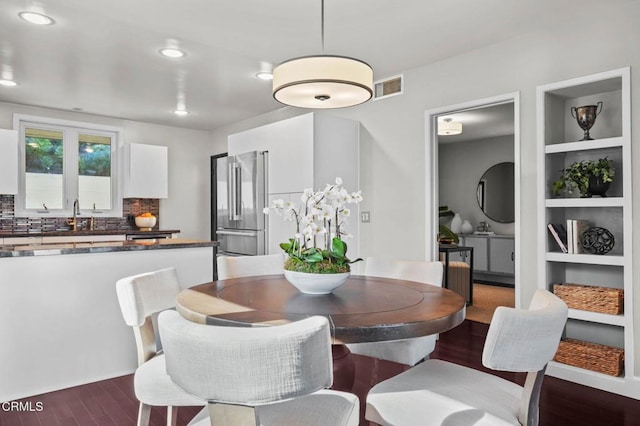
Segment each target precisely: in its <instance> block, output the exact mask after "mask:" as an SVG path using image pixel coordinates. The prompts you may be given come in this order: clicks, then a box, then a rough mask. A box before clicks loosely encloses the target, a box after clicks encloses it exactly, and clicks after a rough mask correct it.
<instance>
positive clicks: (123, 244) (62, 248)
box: [0, 231, 219, 258]
mask: <svg viewBox="0 0 640 426" xmlns="http://www.w3.org/2000/svg"><path fill="white" fill-rule="evenodd" d="M77 232H79V231H76V233H77ZM48 234H49V233H47V235H48ZM65 235H66V234H65ZM85 235H86V234H85ZM218 244H219V243H218V242H217V241H203V240H190V239H184V238H160V239H143V240H131V241H101V242H93V243H92V242H83V243H55V244H15V245H4V246H0V258H2V257H22V256H47V255H60V254H84V253H108V252H116V251H140V250H161V249H177V248H194V247H217V246H218Z"/></svg>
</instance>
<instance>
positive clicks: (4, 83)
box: [0, 80, 18, 87]
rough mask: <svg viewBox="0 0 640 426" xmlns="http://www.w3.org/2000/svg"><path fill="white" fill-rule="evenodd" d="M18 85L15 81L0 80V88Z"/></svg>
mask: <svg viewBox="0 0 640 426" xmlns="http://www.w3.org/2000/svg"><path fill="white" fill-rule="evenodd" d="M17 85H18V83H16V82H15V81H13V80H0V86H7V87H14V86H17Z"/></svg>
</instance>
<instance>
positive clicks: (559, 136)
mask: <svg viewBox="0 0 640 426" xmlns="http://www.w3.org/2000/svg"><path fill="white" fill-rule="evenodd" d="M629 81H630V70H629V68H623V69H618V70H613V71H608V72H603V73H599V74H594V75H589V76H584V77H579V78H574V79H571V80H566V81H562V82H557V83H552V84H547V85H544V86H539V87H538V90H537V102H538V107H537V122H538V129H537V130H538V148H539V149H538V155H539V157H538V167H539V169H538V172H539V173H538V176H539V182H538V184H539V187H538V188H539V190H538V218H539V228H540V229H539V232H538V235H539V240H538V247H539V250H540V253H539V274H538V277H539V287H541V288H545V289H548V290H551V291H552V290H553V285H554V284H560V283H573V284H580V285H593V286H600V287H611V288H617V289H623V290H624V313H621V314H620V315H612V314H604V313H598V312H591V311H586V310H580V309H570V310H569V319H568V321H567V326H566V329H565V337H567V338H571V339H577V340H583V341H588V342H592V343H598V344H603V345H608V346H613V347H618V348H621V349H624V351H625V363H624V372H623V373H622V374H621V376H619V377H613V376H610V375H606V374H601V373H597V372H594V371H590V370H586V369H582V368H577V367H574V366H570V365H566V364H561V363H557V362H552V363H551V364H550V365H549V368H548V369H547V373H548V374H550V375H552V376H555V377H559V378H562V379H565V380H570V381H573V382H577V383H581V384H583V385H587V386H592V387H596V388H599V389H603V390H606V391H609V392H614V393H618V394H622V395H626V396H629V397H633V398H638V397H639V395H640V377H639V376H640V365H639V364H640V360H636V357H635V353H636V352H637V351H636V348H635V340H636V339H635V338H634V331H633V325H634V309H633V280H632V278H633V273H632V266H633V264H632V244H631V243H632V235H633V234H632V220H631V206H632V191H631V114H630V111H631V98H630V85H629ZM598 102H603V108H602V112H601V113H600V114H599V115H598V116H597V118H596V121H595V124H594V126H593V127H592V128H591V130H590V133H591V137H592V138H593V140H586V141H582V140H580V139H582V137H583V131H582V129H580V127H579V126H578V123H577V121H576V119H575V118H573V117H572V116H571V107H579V106H583V105H596V104H597V103H598ZM604 157H607V158H608V159H610V160H612V162H613V166H614V169H615V176H614V181H613V182H612V184H611V186H610V188H609V191H608V192H607V195H608V196H607V197H602V198H601V197H599V196H594V197H592V198H563V197H558V196H556V195H554V194H553V191H552V184H553V182H554V181H555V180H557V179H558V178H559V177H560V172H561V170H562V169H563V168H565V167H567V166H569V165H570V164H572V163H573V162H576V161H581V160H597V159H600V158H604ZM568 219H581V220H587V221H589V224H590V226H598V227H602V228H606V229H607V230H609V231H610V232H611V233H612V234H613V236H614V238H615V246H614V247H613V249H612V250H611V251H610V252H608V253H606V254H604V255H596V254H567V253H563V252H561V250H560V248H559V247H558V245H557V244H556V242H555V240H554V239H553V237H552V236H551V235H550V234H549V232H548V231H547V227H546V226H547V224H548V223H566V221H567V220H568Z"/></svg>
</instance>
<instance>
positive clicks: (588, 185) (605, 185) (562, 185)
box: [553, 157, 615, 197]
mask: <svg viewBox="0 0 640 426" xmlns="http://www.w3.org/2000/svg"><path fill="white" fill-rule="evenodd" d="M614 175H615V170H614V168H613V162H612V161H611V160H609V159H608V158H607V157H604V158H600V159H598V160H582V161H576V162H574V163H572V164H571V165H570V166H569V167H567V168H565V169H562V175H561V176H560V178H559V179H558V180H556V181H555V182H553V193H554V194H555V195H560V194H561V193H562V192H563V191H564V192H567V193H569V194H571V193H572V192H574V191H575V190H578V191H579V192H580V195H581V196H582V197H591V196H593V195H600V196H601V197H606V192H607V190H608V189H609V185H610V184H611V182H613V176H614Z"/></svg>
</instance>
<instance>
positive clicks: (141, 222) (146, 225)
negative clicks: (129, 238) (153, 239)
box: [135, 216, 156, 230]
mask: <svg viewBox="0 0 640 426" xmlns="http://www.w3.org/2000/svg"><path fill="white" fill-rule="evenodd" d="M135 220H136V226H137V227H138V228H140V229H143V230H151V228H153V227H154V226H156V218H155V217H154V216H152V217H140V216H136V219H135Z"/></svg>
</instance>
